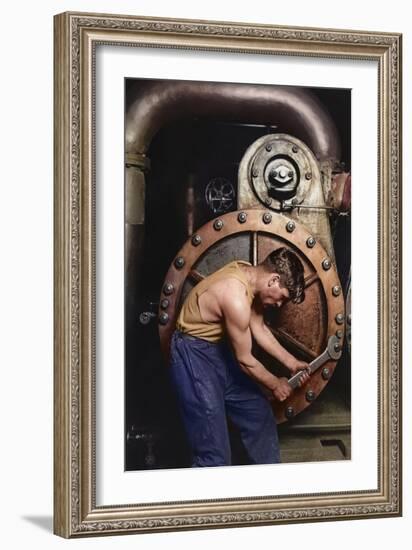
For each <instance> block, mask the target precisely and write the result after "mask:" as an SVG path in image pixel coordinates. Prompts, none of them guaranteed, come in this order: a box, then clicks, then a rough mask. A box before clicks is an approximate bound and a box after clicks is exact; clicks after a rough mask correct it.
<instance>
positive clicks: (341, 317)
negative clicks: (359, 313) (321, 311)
mask: <svg viewBox="0 0 412 550" xmlns="http://www.w3.org/2000/svg"><path fill="white" fill-rule="evenodd" d="M344 320H345V316H344V315H343V313H338V314H337V315H336V317H335V321H336V322H337V323H338V325H342V324H343V321H344Z"/></svg>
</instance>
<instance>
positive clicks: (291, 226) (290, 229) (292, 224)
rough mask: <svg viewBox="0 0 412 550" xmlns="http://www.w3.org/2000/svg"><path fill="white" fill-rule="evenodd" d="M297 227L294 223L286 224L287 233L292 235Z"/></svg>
mask: <svg viewBox="0 0 412 550" xmlns="http://www.w3.org/2000/svg"><path fill="white" fill-rule="evenodd" d="M295 227H296V225H295V222H292V221H289V222H288V223H287V224H286V231H287V232H288V233H292V231H294V229H295Z"/></svg>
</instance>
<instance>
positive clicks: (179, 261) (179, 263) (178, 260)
mask: <svg viewBox="0 0 412 550" xmlns="http://www.w3.org/2000/svg"><path fill="white" fill-rule="evenodd" d="M184 265H185V260H184V258H182V256H178V257H177V258H176V260H175V267H176V268H177V269H182V267H183V266H184Z"/></svg>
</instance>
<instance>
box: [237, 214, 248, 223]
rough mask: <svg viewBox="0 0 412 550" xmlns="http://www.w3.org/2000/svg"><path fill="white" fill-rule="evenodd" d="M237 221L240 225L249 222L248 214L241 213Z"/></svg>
mask: <svg viewBox="0 0 412 550" xmlns="http://www.w3.org/2000/svg"><path fill="white" fill-rule="evenodd" d="M237 219H238V222H239V223H245V221H246V220H247V214H246V212H239V214H238V217H237Z"/></svg>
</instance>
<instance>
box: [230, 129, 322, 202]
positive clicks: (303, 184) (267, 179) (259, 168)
mask: <svg viewBox="0 0 412 550" xmlns="http://www.w3.org/2000/svg"><path fill="white" fill-rule="evenodd" d="M239 174H240V175H242V176H241V177H242V180H243V178H247V180H248V181H249V182H250V186H251V188H252V193H253V194H254V195H255V197H256V198H257V199H258V200H259V202H260V203H261V204H263V205H265V206H266V207H268V208H270V209H272V210H276V211H279V210H281V209H282V202H283V201H285V200H289V199H292V198H293V197H295V198H296V199H297V202H298V203H301V202H304V199H305V197H306V195H307V194H308V192H309V190H310V187H311V185H312V180H313V179H314V178H317V177H318V174H319V170H318V167H317V162H316V158H315V157H314V155H313V153H312V151H311V150H310V149H309V147H307V145H306V144H305V143H303V142H302V141H300V140H299V139H297V138H296V137H294V136H291V135H289V134H281V133H279V134H269V135H266V136H262V137H261V138H259V139H258V140H256V142H254V143H253V144H252V145H251V146H250V147H249V149H248V150H247V151H246V153H245V155H244V158H243V159H242V163H241V166H240V168H239Z"/></svg>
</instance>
